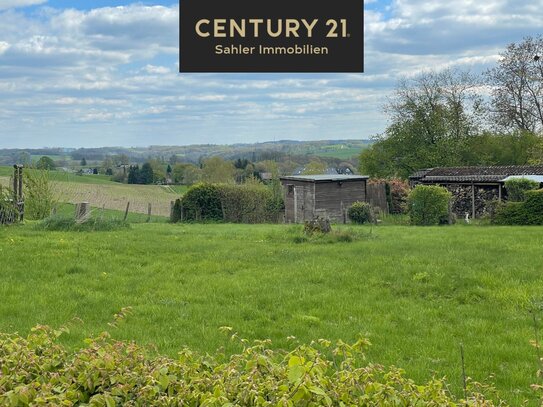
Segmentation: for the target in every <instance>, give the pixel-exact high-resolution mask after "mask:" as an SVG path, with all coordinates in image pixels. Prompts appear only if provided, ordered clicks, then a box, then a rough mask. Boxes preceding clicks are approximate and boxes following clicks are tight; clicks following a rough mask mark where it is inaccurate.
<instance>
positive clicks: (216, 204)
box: [181, 183, 223, 222]
mask: <svg viewBox="0 0 543 407" xmlns="http://www.w3.org/2000/svg"><path fill="white" fill-rule="evenodd" d="M181 204H182V207H183V220H184V221H189V222H191V221H192V222H205V221H216V222H218V221H221V220H222V219H223V213H222V204H221V192H220V188H219V186H218V185H215V184H204V183H200V184H196V185H194V186H192V187H190V188H189V190H188V191H187V192H186V193H185V195H183V198H182V199H181Z"/></svg>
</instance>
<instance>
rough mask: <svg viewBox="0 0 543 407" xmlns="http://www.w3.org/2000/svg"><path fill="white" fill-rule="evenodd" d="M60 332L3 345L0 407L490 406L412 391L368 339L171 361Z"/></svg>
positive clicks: (433, 383) (8, 339)
mask: <svg viewBox="0 0 543 407" xmlns="http://www.w3.org/2000/svg"><path fill="white" fill-rule="evenodd" d="M223 329H224V330H225V331H229V330H230V328H226V327H225V328H223ZM62 331H63V330H53V329H50V328H47V327H43V326H38V327H36V328H34V329H32V331H31V333H30V334H29V335H28V336H27V337H26V338H23V337H21V336H19V335H1V336H0V366H2V369H3V371H4V372H6V374H5V375H3V376H2V380H0V405H3V406H4V405H6V406H19V405H21V406H23V405H56V406H61V405H65V406H71V405H89V406H121V405H129V406H174V405H186V406H234V405H236V406H332V405H334V406H340V405H345V406H356V405H365V406H370V405H371V406H395V405H405V406H415V405H417V406H422V405H432V406H451V407H452V406H465V405H473V406H475V405H479V406H482V405H485V406H488V407H491V406H493V405H494V404H493V402H492V401H490V400H486V401H485V399H484V397H483V396H482V395H480V394H479V393H477V392H476V391H474V389H473V388H472V384H471V383H469V385H470V387H469V388H468V391H469V393H468V394H470V397H469V398H468V400H456V399H455V398H454V397H453V396H452V395H451V394H450V393H449V391H448V385H447V384H446V383H445V382H444V380H439V379H432V380H430V381H429V382H428V383H426V384H424V385H418V384H417V383H415V382H414V381H413V380H411V379H409V378H407V377H405V375H404V372H403V371H402V370H401V369H398V368H395V367H390V368H384V367H383V366H381V365H378V364H369V363H367V362H366V361H365V357H364V352H365V350H366V349H367V347H368V346H369V342H368V341H367V340H365V339H359V340H358V341H356V342H355V343H353V344H347V343H344V342H342V341H338V342H337V343H335V344H333V343H332V342H330V341H327V340H323V339H320V340H318V341H316V342H313V343H312V344H311V345H300V346H298V347H296V348H294V349H293V350H291V351H290V352H287V351H276V350H272V349H270V341H255V342H254V343H253V344H252V345H248V344H247V341H245V340H242V341H240V343H241V346H242V348H243V351H242V352H241V353H239V354H236V355H233V356H232V357H230V358H225V357H224V356H220V355H219V356H212V355H200V354H198V353H196V352H194V351H192V350H190V349H183V350H182V351H181V352H179V356H178V357H177V358H176V359H175V360H174V359H169V358H166V357H151V356H149V354H148V352H147V351H146V350H145V349H144V348H142V347H140V346H138V345H136V344H134V343H125V342H117V341H113V340H112V339H110V336H109V335H108V334H107V333H104V334H102V335H100V336H99V337H97V338H95V339H92V340H87V341H86V345H85V347H84V348H83V349H80V350H78V351H76V352H75V353H72V352H69V351H68V350H67V349H66V348H65V347H64V346H63V345H61V344H59V339H58V338H59V336H60V335H62ZM236 337H237V336H236V335H235V334H234V335H232V338H233V339H234V338H236ZM332 355H333V356H332Z"/></svg>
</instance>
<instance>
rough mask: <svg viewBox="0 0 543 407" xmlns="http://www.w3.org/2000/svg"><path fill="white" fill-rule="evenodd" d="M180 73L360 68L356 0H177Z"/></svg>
mask: <svg viewBox="0 0 543 407" xmlns="http://www.w3.org/2000/svg"><path fill="white" fill-rule="evenodd" d="M179 13H180V33H179V36H180V57H179V71H180V72H363V70H364V14H363V13H364V4H363V2H362V1H360V0H335V1H326V2H325V1H322V0H290V1H287V0H267V1H262V0H180V5H179Z"/></svg>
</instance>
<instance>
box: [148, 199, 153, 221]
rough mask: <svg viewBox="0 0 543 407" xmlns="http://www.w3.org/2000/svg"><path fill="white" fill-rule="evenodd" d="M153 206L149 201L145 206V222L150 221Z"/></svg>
mask: <svg viewBox="0 0 543 407" xmlns="http://www.w3.org/2000/svg"><path fill="white" fill-rule="evenodd" d="M152 209H153V207H152V206H151V203H149V206H148V208H147V223H149V222H151V211H152Z"/></svg>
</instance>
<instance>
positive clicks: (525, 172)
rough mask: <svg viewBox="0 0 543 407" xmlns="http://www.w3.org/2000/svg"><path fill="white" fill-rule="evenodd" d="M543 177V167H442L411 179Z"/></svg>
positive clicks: (476, 180)
mask: <svg viewBox="0 0 543 407" xmlns="http://www.w3.org/2000/svg"><path fill="white" fill-rule="evenodd" d="M530 175H535V176H539V175H541V176H543V165H502V166H480V167H440V168H430V169H427V170H421V171H417V172H416V173H415V174H413V175H412V176H410V177H409V178H410V179H411V180H414V181H421V182H440V181H443V182H466V181H468V182H502V181H504V180H505V179H506V178H507V177H510V176H530Z"/></svg>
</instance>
